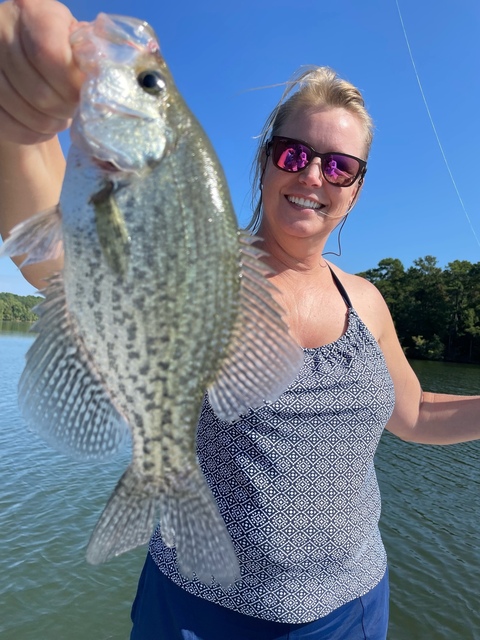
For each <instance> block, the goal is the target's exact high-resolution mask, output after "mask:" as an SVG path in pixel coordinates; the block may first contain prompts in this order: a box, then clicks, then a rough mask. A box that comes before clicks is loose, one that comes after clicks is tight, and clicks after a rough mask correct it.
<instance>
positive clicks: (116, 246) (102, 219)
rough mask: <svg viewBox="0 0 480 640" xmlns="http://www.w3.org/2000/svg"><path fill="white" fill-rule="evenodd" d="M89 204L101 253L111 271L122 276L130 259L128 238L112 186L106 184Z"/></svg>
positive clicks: (108, 183)
mask: <svg viewBox="0 0 480 640" xmlns="http://www.w3.org/2000/svg"><path fill="white" fill-rule="evenodd" d="M90 202H91V203H92V204H93V207H94V209H95V224H96V226H97V234H98V240H99V242H100V246H101V248H102V253H103V255H104V257H105V260H106V261H107V263H108V265H109V266H110V268H111V269H112V271H113V272H114V273H116V274H118V275H124V274H125V273H126V271H127V268H128V262H129V257H130V238H129V236H128V231H127V227H126V224H125V219H124V217H123V214H122V212H121V211H120V209H119V207H118V205H117V201H116V200H115V194H114V185H113V183H112V182H107V183H106V184H105V186H104V188H103V189H101V190H100V191H98V192H97V193H95V194H94V195H93V196H92V197H91V198H90Z"/></svg>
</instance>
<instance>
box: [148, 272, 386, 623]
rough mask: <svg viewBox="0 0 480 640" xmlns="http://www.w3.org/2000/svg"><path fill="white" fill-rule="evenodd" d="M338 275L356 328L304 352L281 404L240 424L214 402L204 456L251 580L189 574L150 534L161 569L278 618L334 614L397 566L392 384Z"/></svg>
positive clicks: (206, 593)
mask: <svg viewBox="0 0 480 640" xmlns="http://www.w3.org/2000/svg"><path fill="white" fill-rule="evenodd" d="M332 273H333V272H332ZM333 275H334V274H333ZM334 280H335V282H336V284H337V287H338V288H339V291H340V293H341V294H342V296H343V298H344V300H345V302H346V304H347V306H348V326H347V330H346V332H345V333H344V335H343V336H342V337H340V338H339V339H338V340H337V341H335V342H333V343H331V344H327V345H324V346H321V347H318V348H312V349H309V348H307V349H304V364H303V367H302V369H301V370H300V372H299V374H298V376H297V379H296V380H295V381H294V382H293V383H292V384H291V385H290V387H289V388H288V389H287V390H286V391H285V392H284V393H283V394H282V395H281V396H280V398H279V399H278V400H277V401H275V402H273V403H267V404H265V405H264V406H262V407H260V408H257V409H251V410H250V411H249V412H248V413H247V414H245V415H243V416H242V417H241V419H240V420H238V421H236V422H232V423H228V422H224V421H221V420H219V419H218V418H217V416H216V415H215V414H214V412H213V410H212V408H211V406H210V404H209V402H208V398H205V401H204V405H203V409H202V413H201V417H200V422H199V426H198V437H197V442H198V444H197V447H198V459H199V462H200V466H201V468H202V470H203V472H204V474H205V477H206V479H207V482H208V484H209V486H210V488H211V490H212V493H213V495H214V497H215V499H216V501H217V504H218V508H219V510H220V513H221V514H222V516H223V518H224V520H225V523H226V526H227V529H228V531H229V533H230V535H231V537H232V540H233V543H234V546H235V550H236V552H237V556H238V559H239V562H240V569H241V576H242V579H241V580H240V581H238V582H236V583H235V585H233V586H232V587H230V588H229V589H227V590H224V589H222V588H221V587H219V586H216V585H213V586H207V585H204V584H202V583H200V582H198V581H197V580H187V579H185V578H184V577H183V576H181V575H180V574H179V572H178V570H177V567H176V561H175V549H170V548H168V547H167V546H166V545H164V543H163V541H162V539H161V535H160V530H159V528H158V529H157V530H156V532H155V533H154V535H153V537H152V539H151V542H150V553H151V555H152V557H153V559H154V560H155V562H156V564H157V565H158V567H159V568H160V570H161V571H162V572H163V573H165V574H166V575H167V576H169V577H170V578H171V579H172V580H173V581H174V582H175V583H177V584H178V585H180V586H181V587H183V588H184V589H186V590H187V591H189V592H191V593H193V594H195V595H198V596H200V597H202V598H205V599H207V600H210V601H212V602H216V603H218V604H220V605H223V606H225V607H229V608H231V609H234V610H236V611H239V612H241V613H244V614H247V615H251V616H256V617H258V618H263V619H267V620H275V621H278V622H287V623H304V622H310V621H312V620H316V619H318V618H320V617H322V616H325V615H327V614H328V613H330V612H331V611H333V610H334V609H336V608H338V607H340V606H341V605H343V604H345V603H346V602H349V601H351V600H353V599H355V598H357V597H359V596H361V595H364V594H365V593H367V592H368V591H370V589H372V588H373V587H374V586H375V585H376V584H377V583H378V582H379V581H380V580H381V578H382V577H383V575H384V573H385V569H386V562H387V561H386V554H385V549H384V546H383V543H382V540H381V537H380V532H379V529H378V522H379V518H380V493H379V488H378V483H377V478H376V474H375V470H374V455H375V451H376V448H377V445H378V442H379V440H380V436H381V434H382V431H383V429H384V427H385V425H386V423H387V421H388V419H389V418H390V415H391V413H392V411H393V406H394V402H395V398H394V389H393V383H392V380H391V378H390V375H389V373H388V370H387V366H386V364H385V360H384V356H383V354H382V351H381V349H380V347H379V345H378V344H377V342H376V340H375V339H374V337H373V336H372V335H371V333H370V331H369V330H368V329H367V327H366V326H365V324H364V323H363V322H362V320H361V319H360V318H359V316H358V315H357V313H356V312H355V310H354V309H353V308H352V306H351V303H350V300H349V299H348V296H347V294H346V292H345V290H344V289H343V287H342V285H341V283H340V282H339V281H338V279H337V277H336V276H335V275H334Z"/></svg>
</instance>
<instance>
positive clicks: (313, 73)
mask: <svg viewBox="0 0 480 640" xmlns="http://www.w3.org/2000/svg"><path fill="white" fill-rule="evenodd" d="M286 84H287V88H286V89H285V91H284V92H283V95H282V97H281V99H280V101H279V103H278V104H277V106H276V107H275V108H274V110H273V111H272V112H271V114H270V115H269V116H268V118H267V121H266V122H265V126H264V127H263V130H262V132H261V134H260V136H259V143H258V148H257V152H256V155H255V158H254V161H253V165H252V175H253V181H252V183H253V192H252V206H253V215H252V218H251V220H250V222H249V224H248V226H247V228H248V229H251V230H252V231H256V230H257V229H258V227H259V225H260V222H261V219H262V195H261V179H262V175H263V171H264V168H265V162H266V157H265V145H266V143H267V141H268V140H270V138H271V137H272V136H274V135H277V134H278V132H279V130H280V128H281V127H282V125H283V124H284V123H285V122H286V120H288V118H289V117H290V116H291V115H292V113H295V112H296V111H299V110H302V109H309V108H319V109H321V108H325V107H327V108H335V107H341V108H343V109H346V110H347V111H349V112H350V113H351V114H352V115H354V116H355V117H356V118H358V120H359V122H360V123H361V125H362V126H363V128H364V131H365V160H366V159H367V158H368V154H369V152H370V147H371V145H372V141H373V121H372V118H371V117H370V114H369V113H368V111H367V109H366V107H365V101H364V99H363V96H362V94H361V93H360V90H359V89H357V87H355V86H354V85H353V84H351V83H350V82H348V81H347V80H343V79H342V78H340V77H339V76H338V75H337V73H336V72H335V71H334V70H333V69H331V68H330V67H308V68H305V67H302V68H301V69H299V70H298V71H297V72H296V73H295V74H294V75H293V76H292V78H291V79H290V80H289V81H288V82H287V83H286ZM258 187H260V189H259V188H258Z"/></svg>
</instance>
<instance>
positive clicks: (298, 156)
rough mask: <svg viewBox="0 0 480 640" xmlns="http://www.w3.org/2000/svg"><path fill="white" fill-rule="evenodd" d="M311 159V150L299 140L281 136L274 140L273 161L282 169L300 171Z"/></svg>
mask: <svg viewBox="0 0 480 640" xmlns="http://www.w3.org/2000/svg"><path fill="white" fill-rule="evenodd" d="M311 159H312V152H311V150H310V149H309V148H308V147H306V146H305V145H304V144H302V143H301V142H295V141H293V140H283V139H281V138H280V139H277V140H275V142H274V145H273V161H274V162H275V164H276V165H277V167H278V168H279V169H282V170H283V171H290V172H295V171H301V170H302V169H305V167H306V166H307V165H308V163H309V162H310V160H311Z"/></svg>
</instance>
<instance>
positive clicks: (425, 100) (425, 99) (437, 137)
mask: <svg viewBox="0 0 480 640" xmlns="http://www.w3.org/2000/svg"><path fill="white" fill-rule="evenodd" d="M395 4H396V5H397V11H398V17H399V18H400V24H401V25H402V29H403V35H404V37H405V42H406V43H407V49H408V53H409V55H410V60H411V62H412V67H413V70H414V72H415V76H416V78H417V83H418V87H419V89H420V93H421V95H422V99H423V104H424V105H425V109H426V110H427V114H428V117H429V120H430V124H431V125H432V129H433V133H434V134H435V138H436V139H437V143H438V146H439V148H440V152H441V154H442V157H443V161H444V162H445V166H446V167H447V171H448V174H449V176H450V180H451V181H452V184H453V187H454V189H455V192H456V194H457V197H458V200H459V202H460V205H461V207H462V209H463V213H464V214H465V217H466V218H467V221H468V224H469V225H470V229H471V231H472V233H473V236H474V238H475V240H476V241H477V244H478V246H479V247H480V241H479V239H478V236H477V234H476V233H475V229H474V227H473V224H472V221H471V220H470V216H469V215H468V213H467V209H466V207H465V205H464V203H463V200H462V197H461V195H460V191H459V190H458V187H457V183H456V182H455V178H454V177H453V173H452V171H451V169H450V165H449V164H448V160H447V156H446V155H445V151H444V150H443V146H442V143H441V142H440V137H439V135H438V133H437V129H436V127H435V123H434V122H433V118H432V114H431V113H430V109H429V107H428V103H427V98H426V97H425V93H424V91H423V87H422V83H421V81H420V76H419V75H418V71H417V66H416V64H415V60H414V59H413V54H412V49H411V47H410V42H409V40H408V36H407V31H406V29H405V25H404V23H403V18H402V12H401V11H400V6H399V4H398V0H395Z"/></svg>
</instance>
